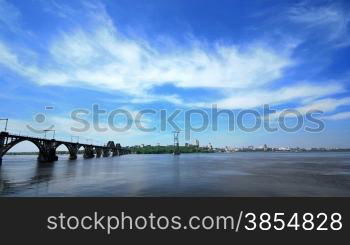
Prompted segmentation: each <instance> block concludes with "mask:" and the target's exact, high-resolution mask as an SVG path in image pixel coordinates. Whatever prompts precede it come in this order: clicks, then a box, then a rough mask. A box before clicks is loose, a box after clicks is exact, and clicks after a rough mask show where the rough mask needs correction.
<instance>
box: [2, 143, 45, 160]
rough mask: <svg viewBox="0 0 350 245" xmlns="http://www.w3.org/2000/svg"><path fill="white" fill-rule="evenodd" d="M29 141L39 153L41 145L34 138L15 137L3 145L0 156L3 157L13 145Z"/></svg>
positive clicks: (41, 149)
mask: <svg viewBox="0 0 350 245" xmlns="http://www.w3.org/2000/svg"><path fill="white" fill-rule="evenodd" d="M26 141H27V142H31V143H33V144H34V145H35V146H36V147H37V148H38V150H39V153H40V152H42V151H43V147H42V146H41V144H40V142H37V141H35V140H30V139H16V140H14V141H12V142H10V143H8V144H7V145H5V146H4V147H3V148H2V149H1V151H0V157H3V156H4V155H5V154H6V153H7V152H8V151H9V150H11V149H12V148H13V147H14V146H16V145H18V144H19V143H22V142H26Z"/></svg>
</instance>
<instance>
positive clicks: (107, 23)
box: [0, 4, 344, 109]
mask: <svg viewBox="0 0 350 245" xmlns="http://www.w3.org/2000/svg"><path fill="white" fill-rule="evenodd" d="M59 9H60V11H63V12H64V9H65V8H59ZM70 11H71V10H69V11H67V13H65V18H66V16H67V14H69V13H70ZM75 14H76V13H75ZM84 15H86V16H89V18H90V21H89V22H86V23H84V25H80V26H79V25H74V27H73V28H71V29H69V30H66V31H62V32H60V33H57V34H56V37H55V38H52V40H53V41H52V42H51V43H50V44H49V47H48V53H49V56H48V57H46V56H45V57H41V56H40V54H37V57H38V59H39V60H40V58H42V59H45V60H47V62H40V64H43V63H44V65H38V63H36V61H35V59H32V61H31V62H28V60H30V59H28V57H26V53H25V52H19V51H16V52H15V51H14V50H17V49H14V48H10V44H5V43H4V42H3V43H1V41H0V65H1V64H2V65H3V66H4V67H6V68H8V69H10V70H12V71H14V72H16V73H18V74H20V75H22V76H24V77H27V78H28V79H30V80H31V81H33V82H35V83H38V84H40V85H59V86H82V87H90V88H96V89H99V90H101V89H102V90H114V91H120V92H122V93H125V94H128V95H131V96H132V99H131V100H130V102H131V103H147V102H154V101H157V100H158V101H159V100H161V101H167V102H171V103H174V104H182V105H186V103H185V99H184V98H181V96H179V95H176V94H174V95H161V94H151V93H150V92H149V90H150V89H152V88H154V87H156V86H161V85H164V84H168V83H171V84H172V85H174V86H176V87H180V88H211V89H215V90H218V91H221V92H222V94H223V97H222V99H219V100H216V101H213V102H212V103H210V104H213V103H215V104H217V105H218V107H222V108H229V109H235V108H252V107H256V106H260V105H263V104H279V103H284V102H288V101H291V100H294V99H307V98H312V99H317V98H320V97H322V96H327V95H332V94H335V93H339V92H343V91H344V88H343V87H342V86H341V85H339V84H337V83H332V84H330V85H322V84H317V85H314V84H312V83H307V82H303V83H300V84H299V85H293V86H290V85H289V86H285V87H283V86H282V87H281V86H278V85H277V86H276V84H277V83H278V80H279V79H281V78H283V75H284V71H285V69H287V68H290V67H292V66H293V65H294V64H295V61H294V60H293V59H292V58H291V57H292V53H293V50H294V48H295V43H294V42H292V43H291V42H286V43H285V44H284V47H280V46H279V47H278V49H277V48H276V49H274V48H272V47H273V46H272V45H270V46H268V45H266V44H265V45H264V44H263V43H262V42H261V43H257V42H255V43H250V44H247V45H244V46H237V45H229V44H220V43H216V44H212V45H211V47H210V48H208V45H205V44H204V43H203V42H200V41H198V40H195V39H193V40H192V41H189V43H188V44H187V45H186V47H184V46H183V45H181V44H178V45H172V46H171V47H172V48H171V49H170V48H169V49H167V47H166V44H164V45H165V47H162V49H161V50H163V51H160V49H159V45H160V43H155V42H150V41H146V40H143V39H138V38H135V37H128V36H125V35H123V34H122V33H120V32H119V31H118V30H117V28H116V26H115V25H114V23H113V21H112V19H111V18H110V17H109V15H108V14H107V12H106V10H105V9H104V7H103V6H102V5H101V4H98V5H91V4H87V9H86V10H85V12H84ZM299 18H301V17H299ZM303 18H304V19H305V20H308V19H309V18H310V19H312V18H311V17H305V16H304V17H303ZM313 18H314V17H313ZM172 43H173V44H174V43H176V42H175V41H172ZM274 46H275V45H274ZM164 50H165V51H164ZM270 85H273V86H274V87H277V89H274V90H271V89H269V86H270ZM197 101H198V103H196V104H193V106H205V107H210V105H209V104H208V103H203V102H202V101H201V98H200V97H199V98H198V99H197ZM203 101H206V100H203ZM187 105H189V104H187ZM190 106H191V105H190Z"/></svg>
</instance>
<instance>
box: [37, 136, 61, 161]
mask: <svg viewBox="0 0 350 245" xmlns="http://www.w3.org/2000/svg"><path fill="white" fill-rule="evenodd" d="M55 143H56V142H55V141H54V140H52V141H42V142H40V144H41V147H40V149H39V155H38V161H39V162H41V163H48V162H54V161H57V160H58V156H57V155H56V147H55Z"/></svg>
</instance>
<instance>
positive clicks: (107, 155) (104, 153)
mask: <svg viewBox="0 0 350 245" xmlns="http://www.w3.org/2000/svg"><path fill="white" fill-rule="evenodd" d="M110 154H111V152H110V151H109V149H103V157H109V155H110Z"/></svg>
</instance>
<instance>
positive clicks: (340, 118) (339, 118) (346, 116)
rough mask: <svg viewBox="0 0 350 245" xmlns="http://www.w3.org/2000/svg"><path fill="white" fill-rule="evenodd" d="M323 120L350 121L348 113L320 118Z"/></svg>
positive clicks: (349, 113)
mask: <svg viewBox="0 0 350 245" xmlns="http://www.w3.org/2000/svg"><path fill="white" fill-rule="evenodd" d="M322 118H323V119H325V120H346V119H350V112H340V113H336V114H333V115H330V116H324V117H322Z"/></svg>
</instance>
